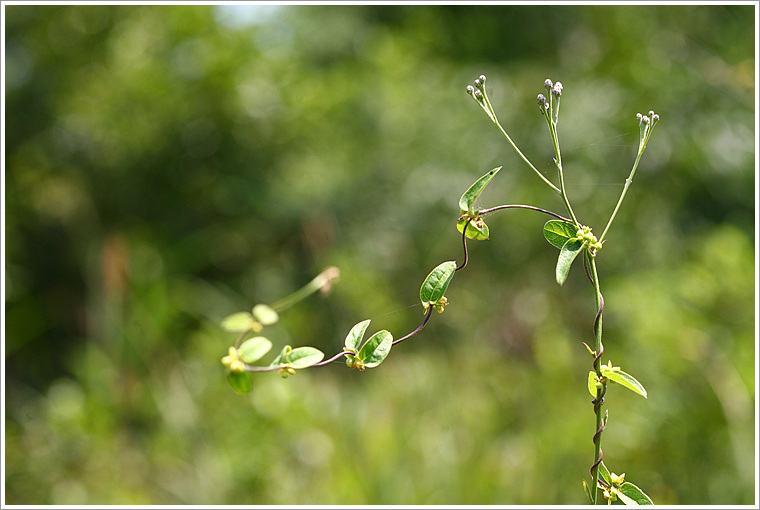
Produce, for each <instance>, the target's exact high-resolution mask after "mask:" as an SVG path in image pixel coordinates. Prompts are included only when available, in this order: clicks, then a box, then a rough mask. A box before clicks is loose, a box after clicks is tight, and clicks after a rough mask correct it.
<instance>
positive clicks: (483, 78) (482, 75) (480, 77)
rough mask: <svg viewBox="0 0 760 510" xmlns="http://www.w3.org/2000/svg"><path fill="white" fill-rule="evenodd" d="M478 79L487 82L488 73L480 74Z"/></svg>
mask: <svg viewBox="0 0 760 510" xmlns="http://www.w3.org/2000/svg"><path fill="white" fill-rule="evenodd" d="M478 79H479V80H480V81H481V82H483V83H485V82H486V75H485V74H481V75H480V76H478Z"/></svg>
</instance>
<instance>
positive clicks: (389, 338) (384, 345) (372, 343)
mask: <svg viewBox="0 0 760 510" xmlns="http://www.w3.org/2000/svg"><path fill="white" fill-rule="evenodd" d="M392 344H393V335H391V334H390V332H388V331H385V330H382V331H378V332H377V333H375V334H374V335H372V336H371V337H369V340H367V342H366V343H365V344H364V345H363V346H362V349H361V350H360V351H359V359H361V360H362V361H363V362H364V366H365V367H367V368H374V367H376V366H378V365H379V364H380V363H382V362H383V360H384V359H385V358H386V356H388V353H389V352H391V345H392Z"/></svg>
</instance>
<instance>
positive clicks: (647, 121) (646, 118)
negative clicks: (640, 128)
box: [641, 115, 649, 124]
mask: <svg viewBox="0 0 760 510" xmlns="http://www.w3.org/2000/svg"><path fill="white" fill-rule="evenodd" d="M641 122H643V123H644V124H649V117H647V116H646V115H644V116H643V117H641Z"/></svg>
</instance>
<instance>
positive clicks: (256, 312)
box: [253, 305, 280, 326]
mask: <svg viewBox="0 0 760 510" xmlns="http://www.w3.org/2000/svg"><path fill="white" fill-rule="evenodd" d="M253 316H254V317H255V318H256V320H257V321H259V322H260V323H261V324H263V325H264V326H271V325H272V324H275V323H277V321H278V320H280V316H279V315H278V314H277V312H276V311H275V310H274V308H272V307H271V306H269V305H256V306H254V307H253Z"/></svg>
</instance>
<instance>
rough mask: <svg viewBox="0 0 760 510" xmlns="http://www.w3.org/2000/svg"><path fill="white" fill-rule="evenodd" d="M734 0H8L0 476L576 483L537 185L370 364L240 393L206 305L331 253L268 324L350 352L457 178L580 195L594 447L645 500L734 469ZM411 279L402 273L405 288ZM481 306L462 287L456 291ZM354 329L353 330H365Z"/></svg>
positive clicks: (393, 291)
mask: <svg viewBox="0 0 760 510" xmlns="http://www.w3.org/2000/svg"><path fill="white" fill-rule="evenodd" d="M755 8H756V6H754V7H753V6H752V5H744V6H729V5H670V6H654V5H646V6H636V5H619V6H541V5H535V6H511V5H501V6H469V5H460V6H455V5H449V6H435V5H416V6H401V5H393V6H391V5H384V6H370V5H356V6H337V5H334V6H317V5H314V6H306V5H303V6H266V5H253V6H242V5H232V6H221V5H220V6H202V5H195V6H148V5H143V6H138V5H121V6H116V5H111V6H96V5H91V6H65V5H46V6H32V5H27V6H25V5H5V6H3V9H4V12H5V36H6V39H5V64H6V65H5V70H4V72H5V74H4V77H5V86H6V89H5V90H6V97H5V100H6V111H5V115H6V117H5V133H4V136H5V143H6V145H5V148H6V153H5V163H6V169H5V171H6V173H5V206H6V211H5V213H6V216H5V225H4V235H5V242H6V245H5V256H6V259H5V260H6V265H5V268H4V271H5V292H6V301H5V321H4V327H5V372H4V376H5V390H6V394H5V423H4V425H5V451H4V455H5V469H6V471H5V488H6V493H5V495H4V496H5V502H6V503H8V504H29V505H38V504H51V503H52V504H76V505H80V504H85V503H89V504H143V503H145V504H201V505H208V504H285V505H291V504H531V503H532V504H539V503H540V504H580V503H582V502H583V501H584V495H583V491H582V488H581V479H582V478H583V477H584V476H586V477H587V476H588V468H589V467H590V465H591V463H592V461H593V445H592V441H591V437H592V434H593V428H594V415H593V411H592V406H591V404H590V403H589V395H588V392H587V390H586V378H587V373H588V370H589V369H590V367H591V359H590V357H589V356H588V353H587V352H586V350H585V349H584V348H583V347H582V345H581V341H587V342H590V340H591V338H592V335H593V331H592V321H593V316H594V313H595V309H594V302H593V292H592V289H591V287H590V285H589V284H588V282H587V280H586V278H585V275H583V271H582V270H580V267H576V268H574V269H573V270H572V271H571V272H570V275H569V278H568V280H567V282H566V283H565V285H564V286H563V287H561V288H560V287H559V286H557V285H556V283H555V281H554V266H555V258H556V255H557V254H556V250H555V249H554V248H552V247H551V246H549V245H548V244H547V243H546V241H545V240H544V239H543V235H542V234H541V229H542V226H543V224H544V222H545V220H546V218H544V217H539V216H538V215H536V214H535V213H532V212H529V211H520V210H514V211H507V212H501V213H498V215H496V216H494V217H492V218H491V220H490V221H489V226H490V228H491V240H490V241H482V242H471V244H470V248H471V260H470V265H469V266H468V267H467V269H466V270H465V271H462V272H461V273H460V274H458V275H457V278H456V279H455V281H454V282H453V285H452V286H451V287H450V288H449V291H448V294H447V297H448V299H449V302H450V305H449V306H448V307H447V308H446V313H444V314H443V315H441V316H439V315H438V314H435V316H434V317H433V318H432V319H431V322H430V324H429V325H428V326H427V327H426V328H425V330H424V331H423V332H422V333H421V334H420V335H418V336H415V337H414V338H413V339H412V340H410V341H409V342H405V343H404V344H403V345H399V346H398V347H397V348H394V350H393V352H392V353H391V355H390V356H389V357H388V359H387V360H386V361H385V362H384V363H383V365H382V366H381V367H378V368H377V369H373V370H368V371H366V372H364V373H358V372H352V371H351V370H349V369H348V368H347V367H345V365H343V364H336V365H332V366H328V367H322V368H316V369H310V370H307V371H303V372H300V373H298V374H297V375H296V376H294V377H290V378H288V379H287V380H283V379H281V378H280V377H278V376H277V375H276V374H271V373H267V374H256V375H255V376H254V378H253V391H252V392H251V393H250V394H249V395H247V396H239V395H237V394H235V393H234V392H233V391H232V390H231V388H230V387H229V386H228V384H227V382H226V381H225V378H224V371H223V367H222V365H221V363H220V359H221V357H222V356H224V355H225V354H226V352H227V348H228V346H229V345H231V344H232V342H233V341H234V338H231V336H230V335H229V334H225V333H224V332H223V331H222V330H221V328H220V326H219V321H220V319H221V318H222V317H224V316H226V315H227V314H230V313H233V312H236V311H239V310H246V309H250V307H251V306H252V305H254V304H255V303H271V302H272V301H275V300H277V299H279V298H282V297H283V296H285V295H287V294H288V293H290V292H291V291H293V290H295V289H297V288H299V287H300V286H302V285H303V284H305V283H306V282H308V281H309V280H310V279H311V278H312V277H313V276H314V275H315V274H317V273H318V272H319V271H321V270H322V269H323V268H324V267H326V266H329V265H336V266H338V267H339V268H340V270H341V280H340V282H339V283H337V285H336V286H335V288H334V290H333V292H332V294H331V295H330V296H329V297H328V298H327V299H323V298H320V297H318V296H315V297H312V298H309V299H308V300H306V301H304V302H302V303H300V304H299V305H298V306H296V307H294V308H292V309H290V310H288V311H287V312H286V313H284V314H283V316H282V319H281V321H280V323H278V324H277V325H276V326H272V327H270V328H267V330H266V332H267V336H268V337H269V338H270V339H272V340H273V342H274V343H275V348H274V352H278V351H279V346H281V345H283V344H285V343H290V344H292V345H294V346H298V345H313V346H315V347H318V348H319V349H321V350H323V351H324V352H325V353H326V354H328V355H332V353H335V352H338V351H339V350H340V349H341V348H342V345H343V339H344V338H345V335H346V333H347V332H348V330H349V329H350V328H351V326H352V325H353V324H355V323H357V322H359V321H361V320H364V319H367V318H372V319H373V322H372V325H373V328H377V329H378V330H379V329H388V330H390V331H391V332H392V333H393V334H394V337H399V336H401V335H404V334H406V333H407V332H409V331H411V330H412V329H413V328H414V327H416V326H417V325H418V324H419V321H420V320H421V318H422V314H421V310H422V307H421V306H420V304H419V302H418V292H419V287H420V283H421V282H422V280H423V279H424V277H425V275H426V274H428V272H429V271H430V270H431V269H432V268H433V267H435V266H436V265H437V264H439V263H440V262H442V261H444V260H452V259H453V258H460V257H461V253H460V250H461V237H460V235H459V234H458V232H457V230H456V227H455V224H456V219H457V217H458V214H459V209H458V206H457V200H458V199H459V197H460V196H461V194H462V193H463V191H465V190H466V189H467V186H469V185H470V184H471V183H472V182H474V180H475V179H476V178H477V177H478V176H480V175H482V174H483V173H484V172H486V171H487V170H488V169H490V168H493V167H496V166H501V165H503V166H504V168H503V169H502V171H501V172H500V173H499V175H498V176H497V178H495V179H494V181H493V182H492V183H491V185H490V186H489V188H488V190H487V191H486V192H485V193H484V194H483V196H482V197H481V198H480V202H481V203H482V204H483V205H498V204H502V203H526V204H532V205H536V206H539V207H545V208H548V209H553V210H555V211H557V212H563V210H562V209H563V208H562V204H561V202H560V200H559V197H557V196H556V195H553V194H552V193H551V192H550V191H549V190H548V189H547V188H546V187H545V185H544V184H543V183H541V182H540V180H539V179H537V178H536V176H535V175H533V174H532V172H531V171H530V170H529V169H528V168H527V166H525V165H524V163H523V162H522V161H520V160H519V158H518V157H517V155H516V154H515V153H514V152H513V151H512V150H511V148H509V146H508V145H507V143H506V141H505V140H504V139H503V138H502V137H501V135H500V134H499V133H498V131H497V130H496V129H495V128H494V126H493V125H492V123H491V122H490V120H489V119H488V118H487V117H486V116H485V115H484V114H483V112H482V111H481V110H480V108H478V107H477V105H476V104H475V103H474V102H473V101H472V99H471V98H470V97H469V96H468V95H467V94H466V93H465V91H464V87H465V85H466V84H468V83H470V82H471V81H472V79H473V78H475V77H477V76H478V75H479V74H481V73H483V74H485V75H486V76H487V77H488V80H489V81H488V85H489V95H490V97H491V100H492V102H493V104H494V107H495V108H496V110H497V113H498V115H499V118H500V120H501V122H502V124H503V125H504V126H505V127H506V128H507V130H508V131H509V132H510V134H511V136H512V138H513V139H514V140H515V142H516V143H517V144H518V146H520V148H521V149H522V151H523V152H524V153H525V154H526V155H527V156H528V157H529V158H530V159H531V160H532V161H533V162H534V163H535V164H536V166H537V168H539V170H541V171H543V172H545V173H546V175H547V177H549V178H551V179H554V178H555V175H554V172H553V163H552V162H551V156H552V149H551V144H550V143H549V138H548V134H547V133H546V131H545V130H546V126H545V123H544V121H543V119H542V118H541V117H540V114H539V113H538V110H537V107H536V104H535V97H536V94H538V93H540V92H542V91H543V81H544V79H545V78H551V79H552V80H555V81H556V80H560V81H562V83H563V84H564V86H565V89H564V94H563V101H562V113H561V117H560V123H559V132H560V141H561V143H562V149H563V160H564V166H565V174H566V179H567V181H566V182H567V184H568V194H569V195H570V198H571V200H572V202H573V204H574V209H575V211H576V213H577V214H578V215H579V219H580V220H581V221H582V222H584V223H585V224H587V225H591V226H594V227H596V228H597V229H599V228H601V227H602V226H603V224H604V222H606V219H607V217H608V215H609V213H610V212H611V210H612V208H613V206H614V203H615V201H616V199H617V197H618V195H619V192H620V190H621V187H622V184H623V180H624V179H625V178H626V176H627V175H628V172H629V170H630V165H631V164H632V162H633V158H634V155H635V151H636V146H637V140H638V138H637V137H638V123H637V121H636V119H635V114H636V113H637V112H646V111H648V110H649V109H654V110H656V111H657V112H658V113H659V114H660V116H661V121H660V124H659V125H658V128H657V130H656V132H655V134H654V137H653V138H652V140H651V141H650V144H649V148H648V150H647V152H646V154H645V155H644V158H643V161H642V164H641V166H640V167H639V171H638V173H637V176H636V180H635V182H634V184H633V186H632V188H631V191H630V193H629V195H628V198H627V199H626V202H625V203H624V205H623V208H622V210H621V213H620V215H619V216H618V219H617V220H616V223H615V225H614V227H613V229H612V231H611V233H610V235H609V236H608V243H607V244H606V245H605V248H604V250H603V251H602V252H601V253H600V255H599V257H598V262H599V267H600V277H601V282H602V291H603V292H604V296H605V302H606V309H605V321H604V326H605V347H606V352H605V361H606V359H607V358H609V359H611V360H612V361H613V362H614V363H615V364H616V365H619V366H622V368H623V370H626V371H628V372H629V373H631V374H633V375H635V376H636V378H637V379H638V380H639V381H641V382H642V383H643V384H644V386H645V387H646V389H647V390H648V392H649V399H648V400H644V399H642V398H640V397H638V396H637V395H635V394H633V393H632V392H629V391H625V390H624V389H622V388H615V387H613V388H611V389H610V391H609V392H608V397H607V403H608V408H609V412H610V420H609V425H608V427H607V430H606V432H605V435H604V445H603V448H604V452H605V456H604V460H605V463H606V464H607V466H608V467H609V468H610V470H612V471H614V472H617V473H620V472H621V471H625V472H626V474H627V479H630V480H632V481H634V483H636V484H637V485H638V486H639V487H641V488H642V489H643V490H644V491H646V492H647V493H648V494H649V495H650V496H651V497H652V499H653V500H654V501H655V503H659V504H696V505H704V504H724V505H725V504H749V503H752V502H754V494H755V490H754V489H755V486H754V484H755V480H756V460H757V459H755V458H754V452H755V443H754V441H755V427H756V421H755V420H756V416H755V413H754V410H755V388H756V382H755V381H756V374H755V367H756V365H755V356H756V352H755V342H754V323H755V315H754V314H755V307H754V304H755V290H754V284H753V275H754V268H755V266H754V262H755V255H756V253H755V242H756V241H755V239H754V216H755V211H754V206H755V195H754V193H753V188H754V187H755V180H754V179H755V173H754V171H753V168H754V143H755V142H754V138H755V136H756V133H755V132H754V124H753V120H754V109H755V107H756V104H755V86H756V84H755V82H754V69H755V61H754V56H755V43H756V42H757V41H756V40H755V39H754V15H753V14H754V9H755ZM410 305H416V306H410ZM473 317H475V318H477V319H476V320H474V321H473ZM373 331H374V330H373Z"/></svg>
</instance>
